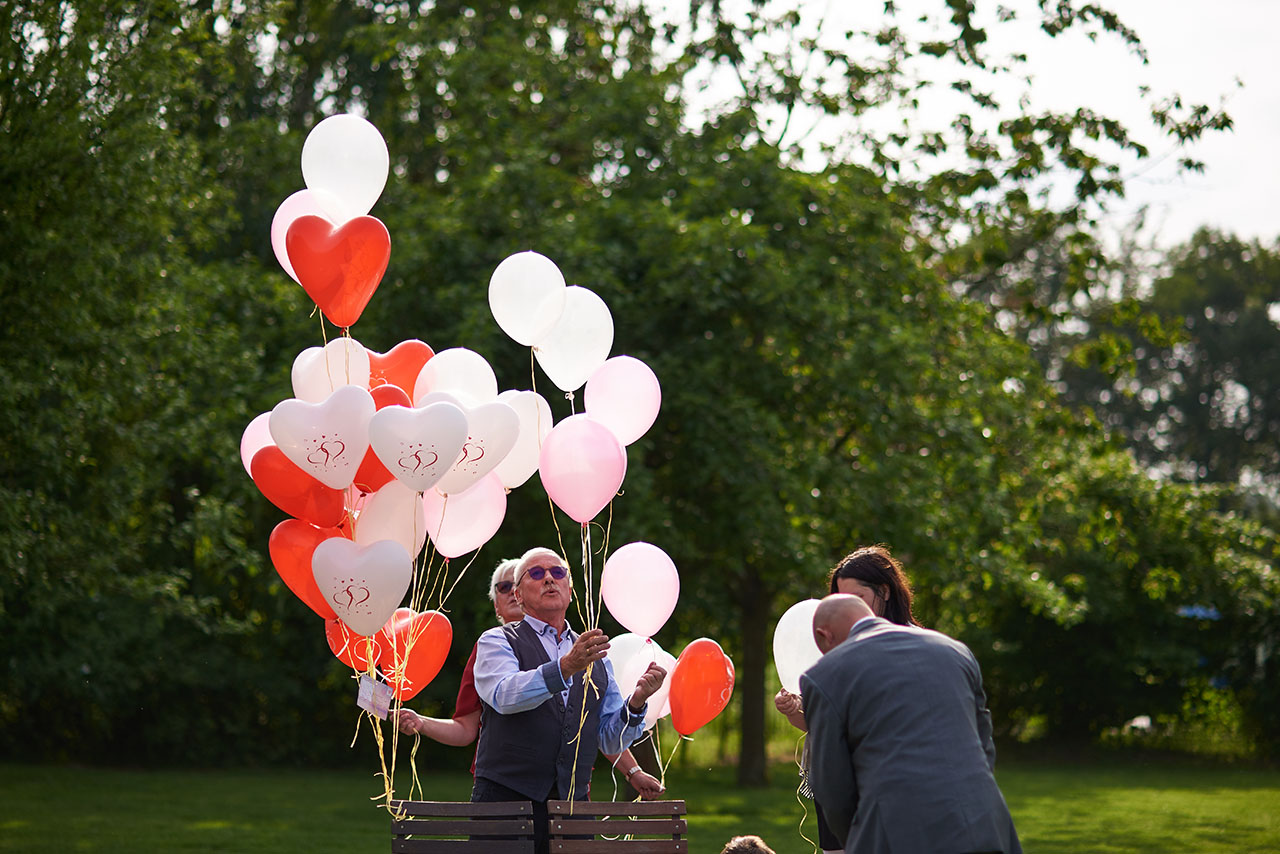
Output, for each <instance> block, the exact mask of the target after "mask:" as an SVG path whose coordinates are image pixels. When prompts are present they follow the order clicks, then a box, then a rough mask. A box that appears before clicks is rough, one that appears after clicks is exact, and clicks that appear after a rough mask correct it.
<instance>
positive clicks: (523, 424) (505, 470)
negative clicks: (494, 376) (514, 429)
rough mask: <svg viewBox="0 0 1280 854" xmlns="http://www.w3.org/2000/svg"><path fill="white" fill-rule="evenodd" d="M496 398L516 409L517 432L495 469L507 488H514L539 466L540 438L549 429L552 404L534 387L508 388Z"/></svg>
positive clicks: (551, 424) (544, 436) (530, 475)
mask: <svg viewBox="0 0 1280 854" xmlns="http://www.w3.org/2000/svg"><path fill="white" fill-rule="evenodd" d="M498 402H499V403H505V404H507V406H510V407H511V408H512V409H514V410H515V412H516V415H517V416H518V417H519V419H520V433H519V435H517V436H516V443H515V445H513V446H512V448H511V451H510V453H508V454H507V455H506V457H504V458H503V460H502V462H500V463H498V466H497V468H495V469H494V472H495V473H496V474H497V475H498V477H500V478H501V479H502V485H503V486H505V487H506V488H507V489H515V488H516V487H517V486H520V485H521V484H523V483H524V482H525V481H526V480H528V479H529V478H530V477H532V476H533V473H534V472H536V471H537V470H538V458H539V456H540V455H541V454H542V440H543V439H545V438H547V434H548V433H550V432H551V427H552V426H553V421H552V417H551V406H550V405H549V404H548V403H547V401H546V399H545V398H544V397H543V396H542V395H540V394H538V393H537V392H536V391H516V390H515V389H508V390H506V391H504V392H502V393H501V394H499V395H498Z"/></svg>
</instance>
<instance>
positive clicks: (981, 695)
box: [965, 648, 996, 772]
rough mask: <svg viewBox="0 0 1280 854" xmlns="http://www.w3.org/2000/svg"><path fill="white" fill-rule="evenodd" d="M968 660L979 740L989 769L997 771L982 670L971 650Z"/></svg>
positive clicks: (989, 712)
mask: <svg viewBox="0 0 1280 854" xmlns="http://www.w3.org/2000/svg"><path fill="white" fill-rule="evenodd" d="M965 652H967V653H968V658H967V659H966V660H965V671H966V673H967V674H968V676H969V684H970V685H971V686H972V687H973V703H974V714H975V715H976V718H977V724H978V740H979V741H981V742H982V752H983V753H985V754H986V756H987V769H988V770H990V771H993V772H994V771H995V770H996V742H995V739H994V738H992V736H991V710H990V709H988V708H987V693H986V691H985V690H983V688H982V668H981V667H979V666H978V659H977V658H975V657H974V655H973V653H972V652H971V651H970V650H969V649H967V648H966V649H965Z"/></svg>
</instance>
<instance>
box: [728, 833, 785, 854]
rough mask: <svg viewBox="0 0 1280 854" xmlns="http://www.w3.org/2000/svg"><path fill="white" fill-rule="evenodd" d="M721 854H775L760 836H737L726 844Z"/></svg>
mask: <svg viewBox="0 0 1280 854" xmlns="http://www.w3.org/2000/svg"><path fill="white" fill-rule="evenodd" d="M720 854H773V849H772V848H770V847H769V846H768V845H765V844H764V840H763V839H761V838H760V837H759V836H735V837H733V838H732V839H730V840H729V841H728V842H726V843H725V844H724V848H722V849H720Z"/></svg>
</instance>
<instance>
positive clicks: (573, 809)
mask: <svg viewBox="0 0 1280 854" xmlns="http://www.w3.org/2000/svg"><path fill="white" fill-rule="evenodd" d="M547 812H548V813H549V814H550V815H564V816H568V815H570V814H572V815H575V816H577V815H607V816H628V815H684V801H635V802H630V801H628V802H625V803H624V802H621V801H547Z"/></svg>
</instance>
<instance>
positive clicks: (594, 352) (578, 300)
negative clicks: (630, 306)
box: [428, 285, 613, 391]
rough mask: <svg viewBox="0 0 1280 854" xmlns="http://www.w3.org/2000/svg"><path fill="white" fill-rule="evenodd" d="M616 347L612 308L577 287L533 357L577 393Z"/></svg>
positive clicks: (564, 388) (566, 298)
mask: <svg viewBox="0 0 1280 854" xmlns="http://www.w3.org/2000/svg"><path fill="white" fill-rule="evenodd" d="M612 347H613V315H612V314H610V313H609V307H608V306H607V305H605V304H604V300H602V299H600V297H598V296H597V295H596V294H595V293H594V292H592V291H589V290H587V289H586V288H582V287H578V286H577V285H574V286H573V287H571V288H566V289H565V293H564V311H563V312H562V313H561V315H560V319H559V320H558V321H556V324H555V326H553V327H552V328H551V330H550V331H549V332H547V333H546V334H545V335H543V336H542V337H541V338H539V339H538V340H537V341H535V342H534V345H533V354H534V356H536V357H537V359H538V364H539V365H541V366H542V370H543V372H545V373H546V375H547V377H548V378H549V379H550V380H551V381H552V382H553V383H555V384H556V386H557V387H558V388H559V389H560V390H561V391H576V390H577V389H579V388H581V387H582V384H583V383H585V382H586V381H587V379H588V378H589V377H590V376H591V374H593V373H594V372H595V370H596V368H598V367H600V366H601V365H603V364H604V361H605V359H608V358H609V350H610V349H612ZM428 364H430V363H429V362H428Z"/></svg>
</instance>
